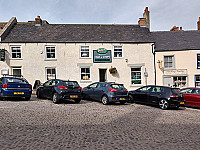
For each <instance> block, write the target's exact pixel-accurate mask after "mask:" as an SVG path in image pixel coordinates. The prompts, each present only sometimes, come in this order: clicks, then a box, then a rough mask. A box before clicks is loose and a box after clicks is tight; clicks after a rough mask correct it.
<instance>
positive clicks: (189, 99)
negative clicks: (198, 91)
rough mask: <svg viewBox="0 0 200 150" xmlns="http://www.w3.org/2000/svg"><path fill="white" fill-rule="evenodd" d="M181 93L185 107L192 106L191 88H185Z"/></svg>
mask: <svg viewBox="0 0 200 150" xmlns="http://www.w3.org/2000/svg"><path fill="white" fill-rule="evenodd" d="M181 92H182V93H183V94H184V99H185V105H187V106H192V105H193V102H192V101H193V96H194V94H192V93H193V89H192V88H186V89H182V90H181Z"/></svg>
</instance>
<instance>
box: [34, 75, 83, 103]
mask: <svg viewBox="0 0 200 150" xmlns="http://www.w3.org/2000/svg"><path fill="white" fill-rule="evenodd" d="M81 91H82V88H81V87H80V86H79V84H78V82H77V81H66V80H59V79H52V80H48V81H46V82H45V83H44V84H42V85H40V86H39V87H38V89H37V91H36V95H37V98H47V99H52V100H53V103H56V104H57V103H60V102H61V100H66V99H72V100H74V101H75V103H79V102H80V101H81V98H82V96H81Z"/></svg>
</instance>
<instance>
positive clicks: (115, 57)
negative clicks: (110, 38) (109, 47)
mask: <svg viewBox="0 0 200 150" xmlns="http://www.w3.org/2000/svg"><path fill="white" fill-rule="evenodd" d="M115 47H121V49H122V51H115ZM115 52H122V56H121V57H119V56H117V57H115ZM113 58H123V46H122V45H114V46H113Z"/></svg>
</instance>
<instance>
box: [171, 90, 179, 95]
mask: <svg viewBox="0 0 200 150" xmlns="http://www.w3.org/2000/svg"><path fill="white" fill-rule="evenodd" d="M172 94H174V95H179V94H181V91H180V89H172Z"/></svg>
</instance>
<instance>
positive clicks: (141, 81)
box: [130, 66, 143, 86]
mask: <svg viewBox="0 0 200 150" xmlns="http://www.w3.org/2000/svg"><path fill="white" fill-rule="evenodd" d="M133 68H140V73H141V84H132V81H133V80H134V79H132V72H139V71H132V69H133ZM130 72H131V75H130V77H131V86H141V85H143V76H142V66H141V67H139V66H138V67H131V68H130Z"/></svg>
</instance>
